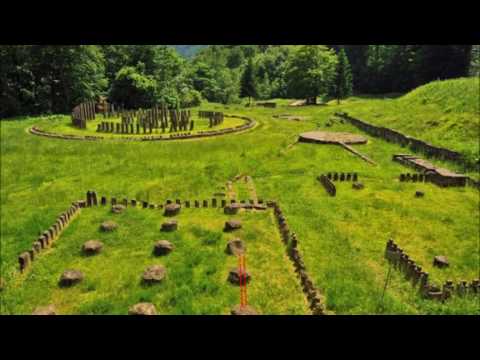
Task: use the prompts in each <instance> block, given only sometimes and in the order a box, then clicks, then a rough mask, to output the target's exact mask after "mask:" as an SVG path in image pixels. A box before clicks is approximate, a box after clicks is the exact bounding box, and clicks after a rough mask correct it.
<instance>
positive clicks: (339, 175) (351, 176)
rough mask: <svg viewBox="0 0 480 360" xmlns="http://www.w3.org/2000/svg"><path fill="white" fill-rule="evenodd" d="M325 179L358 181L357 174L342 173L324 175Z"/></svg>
mask: <svg viewBox="0 0 480 360" xmlns="http://www.w3.org/2000/svg"><path fill="white" fill-rule="evenodd" d="M326 176H327V178H328V179H329V180H331V181H353V182H357V181H358V174H357V173H355V172H354V173H343V172H338V173H337V172H329V173H327V174H326Z"/></svg>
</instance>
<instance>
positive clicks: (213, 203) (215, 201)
mask: <svg viewBox="0 0 480 360" xmlns="http://www.w3.org/2000/svg"><path fill="white" fill-rule="evenodd" d="M212 207H213V208H216V207H217V199H216V198H212Z"/></svg>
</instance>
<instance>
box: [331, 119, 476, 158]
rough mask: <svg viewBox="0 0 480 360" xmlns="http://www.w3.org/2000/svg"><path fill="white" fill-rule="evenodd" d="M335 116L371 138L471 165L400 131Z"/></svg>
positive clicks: (450, 152)
mask: <svg viewBox="0 0 480 360" xmlns="http://www.w3.org/2000/svg"><path fill="white" fill-rule="evenodd" d="M335 115H336V116H338V117H341V118H343V119H345V120H347V121H348V122H350V123H351V124H352V125H354V126H356V127H357V128H359V129H360V130H362V131H364V132H366V133H367V134H369V135H371V136H375V137H380V138H382V139H384V140H386V141H389V142H393V143H397V144H400V145H401V146H403V147H409V148H410V149H411V150H413V151H416V152H422V153H424V154H426V155H427V156H428V157H434V158H438V159H442V160H449V161H452V162H455V163H458V164H461V165H470V164H467V162H466V161H465V158H464V156H463V155H462V154H461V153H459V152H456V151H452V150H448V149H445V148H441V147H437V146H434V145H431V144H428V143H426V142H424V141H422V140H418V139H415V138H413V137H410V136H407V135H404V134H402V133H400V132H398V131H395V130H392V129H389V128H384V127H379V126H374V125H372V124H369V123H367V122H365V121H362V120H359V119H355V118H353V117H351V116H349V115H348V114H347V113H339V112H337V113H335Z"/></svg>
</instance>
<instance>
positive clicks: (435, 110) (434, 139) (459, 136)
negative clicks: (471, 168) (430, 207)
mask: <svg viewBox="0 0 480 360" xmlns="http://www.w3.org/2000/svg"><path fill="white" fill-rule="evenodd" d="M479 92H480V83H479V79H478V78H461V79H455V80H445V81H434V82H432V83H429V84H427V85H424V86H421V87H419V88H417V89H415V90H413V91H412V92H410V93H408V94H406V95H404V96H402V97H400V98H397V99H388V100H387V99H364V98H362V99H359V98H353V99H350V100H348V101H346V102H345V105H344V108H345V111H347V112H349V114H350V115H352V116H354V117H358V118H361V119H363V120H365V121H367V122H371V123H372V124H376V125H381V126H385V127H389V128H393V129H395V130H398V131H401V132H403V133H405V134H407V135H410V136H414V137H417V138H419V139H422V140H424V141H427V142H429V143H432V144H434V145H437V146H442V147H446V148H449V149H452V150H456V151H460V152H462V153H464V154H465V155H466V156H468V157H469V158H470V159H471V160H472V161H475V159H478V157H479V141H478V139H479V134H480V121H479Z"/></svg>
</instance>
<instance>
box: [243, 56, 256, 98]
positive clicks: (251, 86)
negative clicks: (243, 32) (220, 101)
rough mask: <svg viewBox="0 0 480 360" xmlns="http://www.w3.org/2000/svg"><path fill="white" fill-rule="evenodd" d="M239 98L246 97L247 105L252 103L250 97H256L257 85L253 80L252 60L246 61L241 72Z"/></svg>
mask: <svg viewBox="0 0 480 360" xmlns="http://www.w3.org/2000/svg"><path fill="white" fill-rule="evenodd" d="M240 96H241V97H248V99H249V101H248V102H249V104H251V102H252V97H253V98H255V97H256V96H257V84H256V79H255V68H254V65H253V60H252V59H251V58H250V59H249V60H248V63H247V66H246V67H245V70H244V71H243V74H242V78H241V79H240Z"/></svg>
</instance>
